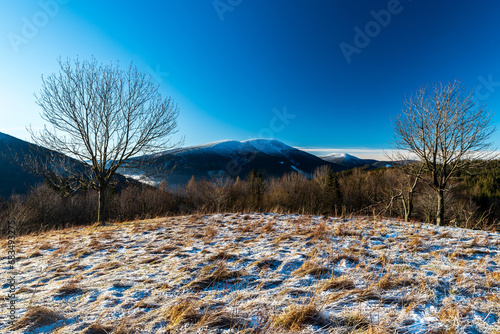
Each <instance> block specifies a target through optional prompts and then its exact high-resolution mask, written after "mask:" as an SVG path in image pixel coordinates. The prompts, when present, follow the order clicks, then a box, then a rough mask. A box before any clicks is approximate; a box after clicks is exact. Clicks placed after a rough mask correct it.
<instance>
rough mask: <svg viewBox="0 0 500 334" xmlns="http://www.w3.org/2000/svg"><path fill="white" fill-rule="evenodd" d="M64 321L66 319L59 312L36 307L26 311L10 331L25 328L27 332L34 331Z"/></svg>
mask: <svg viewBox="0 0 500 334" xmlns="http://www.w3.org/2000/svg"><path fill="white" fill-rule="evenodd" d="M62 319H64V317H63V316H62V315H61V314H60V313H59V312H56V311H54V310H50V309H48V308H46V307H42V306H35V307H33V308H31V309H29V310H28V311H26V313H25V314H24V315H23V316H22V317H21V318H19V320H17V321H16V322H15V323H14V324H13V325H12V326H11V327H9V329H10V330H18V329H21V328H24V329H25V330H33V329H35V328H37V327H40V326H47V325H52V324H54V323H55V322H57V321H59V320H62Z"/></svg>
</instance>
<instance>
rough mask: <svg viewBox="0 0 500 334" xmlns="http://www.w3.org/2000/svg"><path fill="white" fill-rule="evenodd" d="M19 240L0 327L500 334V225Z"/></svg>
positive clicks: (250, 229)
mask: <svg viewBox="0 0 500 334" xmlns="http://www.w3.org/2000/svg"><path fill="white" fill-rule="evenodd" d="M17 241H18V249H17V252H18V254H19V262H18V263H17V268H18V271H19V274H18V275H17V281H18V282H17V284H18V285H17V286H18V290H17V291H16V296H17V304H16V305H17V307H18V315H19V319H18V321H17V322H16V323H15V324H14V325H12V326H11V327H9V328H8V327H7V324H6V323H5V322H2V323H1V324H0V332H2V333H3V332H6V331H11V332H13V333H115V334H120V333H223V332H227V333H230V332H242V333H289V332H301V333H393V332H397V333H455V332H457V333H500V297H499V296H500V235H499V234H498V233H487V232H484V231H472V230H464V229H458V228H452V227H436V226H432V225H426V224H419V223H412V224H405V223H403V222H401V221H399V220H377V219H368V218H353V219H334V218H330V217H319V216H303V215H282V214H216V215H206V216H202V215H193V216H185V217H170V218H162V219H154V220H147V221H136V222H131V223H120V224H111V225H109V226H104V227H97V226H93V227H88V228H79V229H67V230H62V231H54V232H48V233H43V234H38V235H32V236H24V237H19V238H18V240H17ZM0 242H2V245H3V246H5V245H6V240H0ZM4 260H5V255H4ZM2 263H6V262H5V261H4V262H2ZM4 266H5V264H4ZM6 269H7V268H6V267H2V271H1V272H0V275H1V276H2V277H1V279H2V281H3V282H6V281H7V276H6V275H8V271H7V270H6ZM2 289H4V290H5V291H7V289H8V286H7V285H3V286H2ZM5 291H4V292H5ZM7 302H8V301H7V300H6V299H5V298H4V299H2V300H1V301H0V303H1V304H2V308H1V316H2V317H4V318H5V317H6V316H7V312H8V311H7Z"/></svg>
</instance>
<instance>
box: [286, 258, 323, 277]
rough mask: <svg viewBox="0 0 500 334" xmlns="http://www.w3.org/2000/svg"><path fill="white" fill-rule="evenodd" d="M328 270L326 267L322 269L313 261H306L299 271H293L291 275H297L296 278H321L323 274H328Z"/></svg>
mask: <svg viewBox="0 0 500 334" xmlns="http://www.w3.org/2000/svg"><path fill="white" fill-rule="evenodd" d="M329 272H330V270H329V269H328V268H327V267H324V266H322V265H320V264H318V263H316V262H314V261H310V260H308V261H306V262H304V263H303V264H302V266H300V268H299V269H297V270H295V271H294V272H292V275H297V276H306V275H312V276H321V275H324V274H327V273H329Z"/></svg>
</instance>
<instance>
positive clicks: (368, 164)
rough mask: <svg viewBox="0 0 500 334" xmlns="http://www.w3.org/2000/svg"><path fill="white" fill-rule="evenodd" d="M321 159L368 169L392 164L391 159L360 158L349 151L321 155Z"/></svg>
mask: <svg viewBox="0 0 500 334" xmlns="http://www.w3.org/2000/svg"><path fill="white" fill-rule="evenodd" d="M320 158H321V159H323V160H326V161H329V162H333V163H336V164H339V165H341V166H344V167H347V168H356V167H364V168H367V169H372V168H381V167H388V166H390V164H391V162H390V161H379V160H375V159H360V158H358V157H355V156H354V155H350V154H347V153H332V154H328V155H323V156H320Z"/></svg>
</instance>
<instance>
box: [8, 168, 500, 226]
mask: <svg viewBox="0 0 500 334" xmlns="http://www.w3.org/2000/svg"><path fill="white" fill-rule="evenodd" d="M426 177H427V176H425V175H424V176H422V179H421V180H420V181H418V182H417V183H416V186H415V188H414V191H413V200H412V203H411V204H412V210H411V214H410V215H409V216H408V217H407V218H408V219H411V220H417V221H424V222H429V223H433V222H434V221H435V214H436V200H435V193H434V192H433V190H432V189H430V188H429V187H428V186H427V185H426V183H425V180H426ZM414 181H415V179H414V178H413V177H412V176H409V175H407V174H405V173H403V172H402V171H400V170H399V169H396V168H383V169H375V170H363V169H359V168H358V169H352V170H348V171H344V172H340V173H333V172H332V171H331V170H329V169H328V168H326V167H323V168H319V169H318V170H316V172H315V173H314V175H313V176H312V177H306V176H304V175H302V174H300V173H291V174H286V175H284V176H282V177H281V178H271V179H264V177H263V176H262V174H261V173H260V172H254V171H252V172H251V173H250V174H249V175H248V177H247V178H246V179H240V178H237V179H229V178H222V177H219V178H213V179H210V180H206V179H202V180H196V179H195V178H192V179H191V180H190V181H189V183H188V184H187V185H186V187H184V188H180V189H176V190H171V189H168V185H167V184H166V183H165V182H163V183H162V184H160V187H158V188H154V187H151V186H146V185H145V186H138V185H131V186H128V187H126V188H124V189H123V190H121V191H119V192H118V191H113V190H111V191H109V193H108V197H109V198H108V200H109V202H108V203H109V204H108V206H107V212H106V215H107V217H108V219H107V220H108V221H125V220H133V219H144V218H152V217H159V216H166V215H179V214H192V213H214V212H252V211H262V212H280V213H306V214H317V215H334V216H344V217H345V216H352V215H370V216H371V215H375V216H382V217H401V218H404V217H405V212H407V210H408V204H409V203H408V195H409V185H411V184H414V183H415V182H414ZM97 202H98V201H97V194H96V192H95V191H90V190H88V191H84V190H80V191H77V192H74V193H68V192H67V191H63V190H61V189H60V188H57V187H54V186H52V185H51V183H49V182H46V183H45V184H41V185H39V186H38V187H36V188H34V189H32V190H31V192H30V193H29V194H27V195H24V196H21V195H15V196H12V197H11V198H9V199H7V200H5V199H4V200H2V201H1V202H0V223H1V226H0V229H1V231H2V235H6V230H7V226H8V222H9V221H10V222H14V223H15V225H16V227H17V232H18V233H20V234H24V233H30V232H38V231H43V230H47V229H53V228H63V227H68V226H78V225H86V224H92V223H93V222H95V221H96V219H97V216H96V215H97V214H96V212H97V210H96V209H97ZM445 203H446V222H447V224H448V225H452V226H457V227H466V228H476V229H497V228H498V227H499V225H500V223H499V221H500V161H492V162H489V163H485V164H483V165H482V166H481V167H480V168H479V169H477V170H476V171H475V172H474V173H463V174H461V175H459V177H457V178H456V179H454V180H453V182H451V183H450V185H449V186H448V189H447V192H446V198H445Z"/></svg>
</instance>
